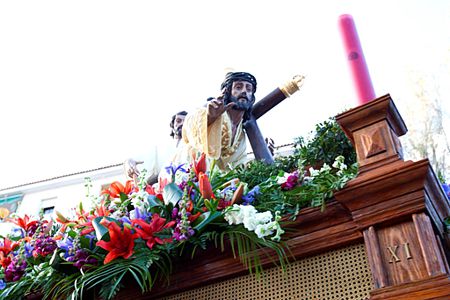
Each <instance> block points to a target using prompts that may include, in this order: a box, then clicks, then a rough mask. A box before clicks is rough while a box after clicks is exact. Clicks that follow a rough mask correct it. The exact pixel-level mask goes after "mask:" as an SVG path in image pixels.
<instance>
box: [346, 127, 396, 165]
mask: <svg viewBox="0 0 450 300" xmlns="http://www.w3.org/2000/svg"><path fill="white" fill-rule="evenodd" d="M353 136H354V138H355V149H356V154H357V157H358V163H359V165H360V169H361V170H364V168H365V167H366V166H367V165H370V164H373V163H376V162H379V161H381V160H385V159H387V158H391V157H394V158H395V160H398V159H400V156H399V155H397V147H396V146H395V144H394V141H393V138H392V136H391V132H390V129H389V126H388V124H387V122H386V121H384V120H383V121H379V122H378V123H375V124H372V125H369V126H367V127H364V128H362V129H360V130H357V131H355V132H354V133H353Z"/></svg>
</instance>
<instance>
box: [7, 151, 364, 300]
mask: <svg viewBox="0 0 450 300" xmlns="http://www.w3.org/2000/svg"><path fill="white" fill-rule="evenodd" d="M293 165H294V166H295V168H294V170H291V171H290V172H287V171H283V170H278V172H277V174H276V175H273V176H269V177H265V178H263V180H262V181H261V182H259V183H258V184H255V183H252V184H251V185H250V184H248V183H246V182H245V181H243V180H242V179H240V178H239V175H242V174H244V173H246V172H247V173H252V172H254V170H252V168H255V166H256V168H260V169H261V165H258V164H249V165H247V166H246V167H242V168H238V169H236V170H233V171H230V172H222V171H219V170H218V169H216V168H215V167H214V164H213V165H212V166H211V167H210V168H209V170H207V167H206V162H205V155H201V156H200V157H199V159H196V160H194V163H193V164H191V165H190V166H189V167H186V166H185V165H180V166H170V167H168V168H167V172H168V173H169V174H170V178H168V179H166V180H160V182H159V184H157V185H155V186H148V185H146V183H145V180H144V178H145V173H144V172H143V174H142V176H141V177H140V178H139V181H138V182H137V183H133V182H132V181H128V182H126V184H125V185H123V184H121V183H119V182H113V183H111V185H110V187H109V188H108V189H106V190H104V191H103V192H102V193H101V195H100V196H98V197H94V198H95V201H94V205H93V206H92V208H91V209H89V210H86V209H85V208H84V207H83V206H82V205H81V204H80V205H79V206H78V207H77V208H76V209H75V210H74V215H73V216H72V217H68V216H63V215H61V214H60V213H57V218H56V219H55V220H50V221H48V220H44V219H42V218H41V219H33V218H31V217H29V216H27V215H25V216H23V217H15V218H12V219H11V221H12V222H13V223H15V224H16V225H17V229H16V230H15V231H14V232H13V233H11V234H9V235H8V236H6V237H2V238H1V239H0V264H1V271H0V298H1V299H20V298H21V297H23V296H24V295H28V294H32V293H38V294H40V295H42V297H43V298H44V299H69V298H70V299H77V298H80V297H81V296H82V295H86V294H89V293H96V294H97V295H98V296H99V297H101V298H104V299H112V298H114V296H115V295H116V294H117V293H118V291H119V290H120V289H121V288H122V287H123V286H124V280H125V279H126V278H127V280H134V281H135V283H136V285H137V286H139V287H140V289H141V290H142V292H146V291H149V290H150V289H151V288H152V286H153V285H154V284H155V283H160V282H161V280H164V279H168V277H169V275H170V272H171V266H172V262H173V261H174V259H175V258H179V257H180V256H181V255H185V254H186V253H188V254H190V256H192V257H193V256H195V255H196V254H197V253H198V252H199V250H200V249H206V248H207V247H208V246H211V245H212V246H216V247H220V248H221V249H222V251H223V250H224V247H225V246H226V245H227V243H228V245H229V246H230V248H231V249H232V250H233V254H234V255H235V257H239V258H240V259H241V261H242V263H243V264H244V265H245V266H246V267H247V268H248V269H249V271H250V272H255V273H257V274H259V273H260V272H261V271H262V266H261V258H260V257H259V255H260V253H262V252H258V251H255V250H257V249H259V248H269V249H272V250H274V253H276V255H277V256H278V260H277V261H276V262H277V263H278V264H279V265H280V266H281V267H284V266H285V264H286V263H288V257H287V255H286V253H287V251H286V250H287V249H286V245H285V243H284V242H283V233H284V230H283V224H284V222H285V221H287V220H288V219H289V218H295V217H296V216H297V214H298V212H299V210H300V209H301V207H304V206H305V203H306V202H308V204H307V205H308V206H311V205H312V206H322V207H324V205H325V200H326V199H329V198H330V197H332V195H333V191H335V190H338V189H340V188H342V187H343V186H344V185H345V183H346V182H347V181H348V180H350V179H352V178H353V177H354V176H355V175H356V171H357V169H356V164H354V165H350V166H347V165H346V164H345V163H344V157H342V156H338V157H337V158H336V159H335V161H334V162H333V164H332V165H331V166H330V165H328V164H326V163H325V164H323V165H322V166H321V167H320V169H319V168H318V169H314V168H312V167H309V168H307V169H305V166H303V165H302V162H301V161H296V163H294V164H292V163H290V166H293ZM267 168H270V167H269V166H267Z"/></svg>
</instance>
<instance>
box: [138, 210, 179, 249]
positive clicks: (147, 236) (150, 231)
mask: <svg viewBox="0 0 450 300" xmlns="http://www.w3.org/2000/svg"><path fill="white" fill-rule="evenodd" d="M131 222H132V223H133V224H138V225H139V226H140V227H141V228H138V227H136V228H135V229H136V233H137V234H138V235H139V236H140V237H141V238H142V239H143V240H146V241H147V247H149V248H150V249H152V248H153V246H154V245H155V244H156V243H158V244H160V245H163V244H164V243H167V242H170V241H171V240H172V239H171V238H169V239H164V240H163V239H160V238H159V237H157V236H155V234H156V233H158V232H160V231H161V230H163V229H164V228H170V227H172V226H173V225H175V223H176V222H175V221H170V222H168V223H167V224H165V223H166V219H164V218H161V217H160V216H159V215H158V214H154V215H153V217H152V221H151V222H150V223H147V222H145V221H144V220H142V219H134V220H132V221H131ZM164 224H165V225H164Z"/></svg>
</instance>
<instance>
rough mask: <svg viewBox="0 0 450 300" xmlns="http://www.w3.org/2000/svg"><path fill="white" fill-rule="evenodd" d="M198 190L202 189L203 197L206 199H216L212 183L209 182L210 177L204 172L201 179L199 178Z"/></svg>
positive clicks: (200, 175) (200, 176)
mask: <svg viewBox="0 0 450 300" xmlns="http://www.w3.org/2000/svg"><path fill="white" fill-rule="evenodd" d="M198 185H199V186H198V188H199V189H200V193H201V194H202V197H203V198H205V199H211V198H215V196H214V193H213V190H212V186H211V182H209V178H208V175H206V174H205V173H203V172H200V174H199V178H198Z"/></svg>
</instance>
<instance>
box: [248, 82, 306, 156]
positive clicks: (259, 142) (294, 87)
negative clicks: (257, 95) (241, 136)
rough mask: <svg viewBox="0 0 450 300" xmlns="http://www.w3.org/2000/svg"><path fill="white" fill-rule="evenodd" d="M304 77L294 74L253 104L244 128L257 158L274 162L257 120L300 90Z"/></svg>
mask: <svg viewBox="0 0 450 300" xmlns="http://www.w3.org/2000/svg"><path fill="white" fill-rule="evenodd" d="M304 79H305V77H304V76H302V75H296V76H294V78H292V80H290V81H288V82H287V83H286V84H285V85H284V86H282V87H278V88H276V89H275V90H273V91H272V92H271V93H269V94H268V95H267V96H265V97H264V98H263V99H261V100H259V101H258V102H257V103H255V104H254V105H253V107H252V109H251V112H250V116H249V119H248V120H247V121H246V122H245V123H244V128H245V132H246V133H247V137H248V139H249V141H250V145H251V146H252V149H253V153H254V154H255V158H256V159H257V160H261V161H264V162H265V163H267V164H272V163H273V162H274V160H273V157H272V154H271V153H270V151H269V149H268V147H267V144H266V142H265V141H264V138H263V135H262V133H261V131H260V130H259V127H258V124H257V123H256V120H257V119H258V118H259V117H261V116H262V115H264V114H265V113H266V112H268V111H269V110H271V109H272V108H274V107H275V106H276V105H277V104H278V103H280V102H281V101H283V100H284V99H286V98H287V97H290V96H291V95H292V94H294V93H295V92H296V91H298V90H299V89H300V87H301V86H302V85H303V80H304Z"/></svg>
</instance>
